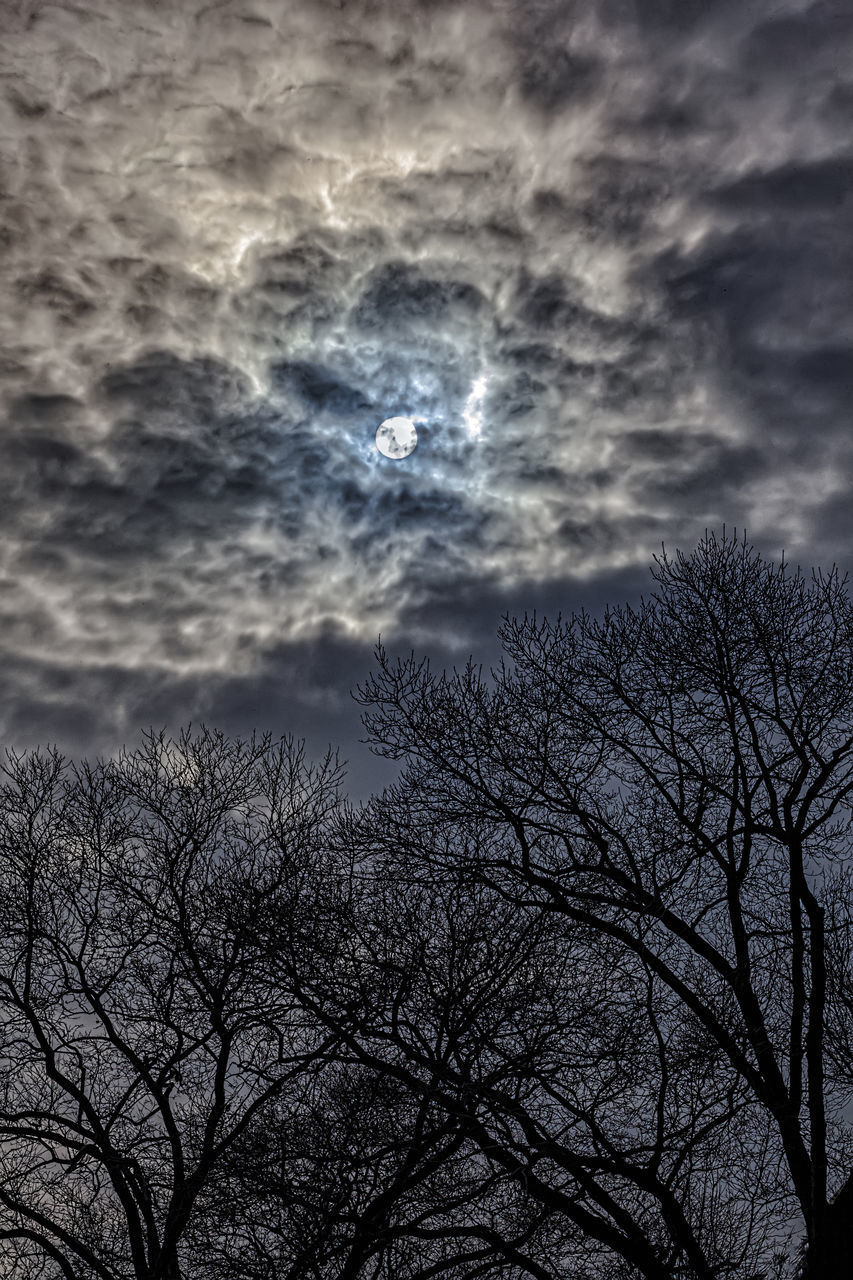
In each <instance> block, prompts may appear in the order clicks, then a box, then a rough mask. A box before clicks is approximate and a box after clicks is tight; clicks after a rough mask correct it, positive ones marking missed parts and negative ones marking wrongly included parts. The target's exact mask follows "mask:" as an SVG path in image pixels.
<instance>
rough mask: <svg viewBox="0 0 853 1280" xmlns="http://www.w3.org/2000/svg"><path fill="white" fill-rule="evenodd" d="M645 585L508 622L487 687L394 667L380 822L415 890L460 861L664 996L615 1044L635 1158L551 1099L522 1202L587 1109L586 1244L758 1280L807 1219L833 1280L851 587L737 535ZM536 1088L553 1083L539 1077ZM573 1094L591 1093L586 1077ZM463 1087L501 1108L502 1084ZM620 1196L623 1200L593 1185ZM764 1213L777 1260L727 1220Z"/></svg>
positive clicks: (379, 683)
mask: <svg viewBox="0 0 853 1280" xmlns="http://www.w3.org/2000/svg"><path fill="white" fill-rule="evenodd" d="M653 577H654V582H655V588H654V591H653V593H652V595H651V596H650V598H648V599H646V600H645V601H643V602H642V603H641V605H640V607H639V608H637V609H630V608H624V609H612V610H609V611H607V613H606V614H605V615H604V617H603V618H602V619H600V620H596V619H593V618H590V617H588V616H586V615H581V616H576V617H573V618H572V619H571V620H569V621H568V622H563V621H562V620H559V619H558V620H557V621H556V622H554V623H549V622H548V621H547V620H546V621H538V620H537V619H536V618H535V617H532V618H531V617H525V618H523V619H520V620H507V622H506V623H505V625H504V627H503V630H502V639H503V644H504V648H505V652H506V660H505V661H504V663H502V665H501V666H500V668H499V669H498V670H496V671H494V672H492V673H491V678H488V677H486V676H484V674H483V673H482V671H481V670H480V669H478V668H475V667H474V666H473V665H469V666H468V667H467V668H466V669H465V670H463V671H460V672H453V673H451V674H443V675H438V674H436V673H434V672H432V671H431V670H430V668H429V666H428V664H427V663H426V662H421V661H418V660H416V659H415V658H414V657H411V658H409V659H406V660H403V661H400V662H396V663H394V662H391V661H390V660H389V659H388V658H387V656H386V655H385V653H384V652H383V651H381V650H380V651H379V654H378V659H379V670H378V672H377V674H376V675H375V676H374V677H372V678H371V679H370V680H369V681H368V682H367V684H366V685H365V686H364V688H363V689H362V690H361V691H360V697H361V700H362V701H363V703H364V704H365V705H366V708H367V710H366V714H365V723H366V726H367V729H368V732H369V734H370V739H371V741H372V743H373V745H374V749H375V750H377V751H378V752H380V753H381V754H385V755H388V756H391V757H394V758H397V759H403V760H405V762H406V763H405V768H404V770H403V774H402V777H401V781H400V783H399V784H398V785H396V786H395V787H394V788H392V789H391V790H390V791H389V793H388V794H387V795H386V797H385V799H384V801H383V812H382V815H381V819H380V821H379V826H380V827H384V830H385V832H386V836H385V838H386V839H387V838H388V833H389V831H390V826H389V824H392V823H393V821H394V815H398V816H399V821H400V824H401V829H400V831H399V833H398V834H399V839H398V848H399V850H400V852H399V855H398V862H399V863H401V864H408V866H409V868H410V872H411V873H412V874H414V873H415V870H416V871H417V874H418V875H419V876H421V878H423V877H429V876H431V877H433V879H434V880H436V881H439V880H441V879H442V877H445V878H446V877H450V878H452V877H453V876H454V875H456V874H458V868H459V865H460V858H461V857H462V856H463V855H462V852H461V851H462V850H463V849H464V860H465V866H466V867H467V870H468V873H469V874H471V875H473V876H474V877H475V878H476V880H477V881H478V883H479V884H481V885H482V886H485V887H488V888H489V889H490V890H491V891H492V892H493V893H494V894H495V895H496V896H497V897H499V898H502V899H504V900H506V901H507V902H510V903H512V904H514V905H516V906H518V907H519V908H520V909H521V908H523V909H524V910H526V911H528V912H532V913H534V914H535V913H537V912H538V913H543V914H546V915H547V916H548V917H549V918H556V919H560V920H561V921H563V922H565V925H566V927H567V929H571V930H578V931H580V932H579V933H578V934H577V935H576V941H575V942H574V943H573V944H572V948H573V952H572V954H575V955H577V954H581V955H583V954H584V952H583V949H581V951H580V953H579V952H578V949H577V948H578V941H577V939H579V940H580V943H581V944H582V948H583V946H587V947H588V948H589V951H588V954H589V955H590V957H592V956H595V955H598V956H599V957H600V966H601V967H600V973H601V975H602V982H603V983H604V984H605V989H607V988H608V986H609V984H610V983H611V982H612V975H613V974H615V973H616V972H622V973H624V974H627V975H629V981H630V983H632V984H635V987H634V990H635V996H636V995H638V993H639V991H640V989H641V986H642V983H643V982H644V981H645V982H646V983H647V984H648V985H647V991H648V997H647V1001H646V1010H645V1020H644V1022H643V1029H642V1031H641V1032H640V1033H639V1034H640V1038H641V1040H642V1043H643V1046H644V1048H643V1049H642V1050H637V1049H635V1048H633V1047H632V1046H631V1042H630V1041H629V1042H626V1046H625V1048H623V1049H620V1048H619V1042H618V1041H614V1044H616V1049H615V1053H616V1056H617V1059H618V1058H619V1055H620V1053H621V1063H622V1067H623V1069H625V1070H629V1072H630V1071H632V1070H633V1069H634V1068H633V1067H631V1065H630V1064H631V1063H632V1062H634V1061H636V1057H637V1054H638V1052H639V1054H640V1057H642V1056H643V1054H645V1053H651V1049H652V1046H653V1045H654V1043H655V1042H657V1044H658V1045H659V1057H658V1065H657V1066H656V1067H654V1068H652V1067H651V1066H650V1067H649V1068H648V1075H647V1076H646V1075H644V1074H643V1073H641V1081H642V1087H641V1088H640V1089H639V1090H638V1091H637V1094H636V1099H635V1103H636V1108H637V1110H636V1123H637V1125H638V1126H639V1128H640V1130H641V1131H642V1132H643V1133H644V1134H645V1135H646V1141H645V1142H644V1143H642V1142H639V1141H638V1142H637V1143H636V1144H635V1146H634V1147H633V1148H631V1147H630V1146H629V1144H627V1142H626V1133H625V1131H623V1132H620V1131H619V1128H618V1124H619V1123H621V1122H617V1119H616V1117H617V1115H618V1113H619V1111H620V1109H623V1110H624V1107H625V1104H626V1101H627V1099H626V1096H625V1094H624V1091H623V1093H622V1095H621V1097H620V1096H619V1095H618V1088H617V1089H616V1092H615V1093H614V1108H615V1109H614V1110H613V1111H612V1113H611V1116H610V1117H609V1118H608V1121H607V1123H604V1124H599V1112H598V1111H597V1110H596V1108H595V1107H593V1106H592V1104H591V1103H590V1104H587V1103H585V1102H583V1101H582V1100H580V1101H578V1100H577V1098H574V1099H573V1100H567V1099H566V1098H565V1097H562V1096H561V1097H560V1099H559V1109H558V1113H555V1117H554V1118H547V1123H546V1122H545V1120H542V1121H537V1123H538V1125H539V1127H538V1129H537V1130H536V1132H535V1133H533V1132H532V1131H531V1135H532V1136H531V1135H528V1136H527V1137H526V1138H525V1141H526V1142H527V1143H528V1149H529V1154H527V1155H525V1157H524V1158H525V1159H526V1160H527V1165H528V1167H529V1176H528V1179H527V1186H528V1189H529V1190H532V1192H533V1193H534V1194H536V1195H538V1196H539V1197H540V1199H541V1200H542V1201H543V1202H544V1200H545V1199H546V1196H548V1195H550V1194H551V1192H552V1189H553V1188H552V1183H553V1178H551V1177H549V1178H542V1179H541V1181H542V1184H543V1185H542V1187H541V1188H540V1187H538V1186H537V1184H536V1178H537V1177H538V1176H539V1174H538V1169H540V1168H542V1167H544V1166H543V1164H542V1161H543V1160H544V1159H545V1156H544V1151H545V1148H544V1147H543V1145H542V1144H543V1143H546V1142H547V1139H548V1138H549V1135H552V1134H553V1132H554V1131H553V1129H552V1128H551V1127H549V1126H552V1125H553V1124H555V1123H557V1121H558V1120H559V1124H560V1125H561V1126H563V1128H561V1129H560V1133H563V1132H564V1131H565V1125H566V1124H567V1123H568V1121H567V1114H568V1109H570V1108H571V1107H577V1108H578V1113H579V1114H578V1124H579V1126H581V1128H583V1129H584V1130H585V1134H586V1137H585V1140H584V1143H583V1144H577V1142H576V1139H575V1136H572V1151H573V1153H574V1154H576V1155H577V1156H578V1159H579V1163H578V1165H577V1168H576V1169H574V1170H571V1171H569V1170H568V1169H567V1168H566V1169H565V1172H567V1173H568V1172H571V1191H570V1192H569V1193H567V1196H568V1201H570V1204H571V1208H570V1206H569V1203H568V1202H567V1203H566V1206H565V1212H566V1214H567V1215H569V1214H570V1213H572V1212H573V1213H575V1214H576V1215H577V1216H578V1218H580V1216H581V1215H582V1214H586V1215H588V1218H587V1222H586V1228H585V1229H586V1230H587V1232H588V1234H589V1236H590V1238H598V1239H599V1240H600V1241H601V1243H602V1244H603V1245H605V1246H606V1247H608V1248H610V1249H612V1250H614V1251H615V1252H616V1253H618V1254H619V1255H620V1256H621V1257H622V1258H623V1259H624V1260H625V1261H626V1262H627V1263H629V1264H630V1265H631V1266H633V1267H635V1268H636V1270H637V1271H638V1272H639V1273H640V1274H644V1275H649V1276H651V1275H664V1274H669V1275H676V1274H693V1275H712V1274H726V1273H728V1274H734V1275H744V1276H745V1275H747V1274H749V1272H750V1270H752V1271H755V1270H756V1269H758V1268H759V1267H760V1268H761V1273H762V1274H769V1273H770V1270H771V1269H772V1267H773V1266H774V1265H775V1264H774V1263H773V1258H772V1255H773V1253H774V1252H778V1250H779V1248H780V1242H783V1241H784V1233H785V1230H786V1222H787V1221H790V1222H793V1223H794V1224H796V1221H797V1219H799V1222H800V1224H801V1229H802V1231H803V1233H804V1236H805V1241H806V1249H807V1253H806V1256H807V1262H806V1266H807V1269H808V1274H809V1275H810V1276H812V1275H814V1276H818V1275H819V1276H822V1277H827V1280H833V1278H834V1277H840V1276H842V1275H846V1274H847V1269H848V1267H849V1256H850V1253H851V1251H853V1240H851V1227H850V1221H851V1219H850V1216H849V1213H848V1212H847V1206H848V1202H849V1200H850V1198H851V1194H853V1191H851V1187H853V1182H851V1169H853V1158H851V1150H850V1140H849V1130H848V1128H847V1126H846V1125H845V1123H844V1117H843V1107H844V1104H845V1103H846V1102H847V1101H848V1099H849V1095H850V1087H851V1082H852V1081H853V1076H851V1059H850V1041H851V1010H852V1009H853V1002H852V1001H851V989H852V988H851V975H850V963H849V962H850V942H851V920H850V911H849V903H850V898H849V892H848V866H849V854H850V836H851V805H850V797H851V793H853V691H851V688H852V687H853V686H851V677H853V609H851V604H850V601H849V598H848V595H847V591H846V583H845V582H844V580H842V579H841V577H840V576H839V574H838V573H837V572H836V571H835V570H832V571H830V572H828V573H819V572H817V573H814V574H813V575H812V576H811V578H807V577H805V576H804V575H803V574H802V573H801V572H800V571H799V570H797V571H795V572H794V571H791V569H790V568H789V567H788V566H787V565H785V564H784V562H783V563H781V564H778V565H776V564H772V563H770V562H767V561H764V560H763V559H762V558H761V557H760V556H759V555H758V554H757V553H756V552H755V551H754V550H753V549H752V548H750V547H749V546H748V545H747V544H746V542H745V541H742V542H738V541H737V540H732V539H731V538H728V537H726V536H725V535H724V536H723V537H722V538H717V537H713V536H712V537H709V538H706V539H705V540H704V541H703V542H702V543H701V544H700V546H699V548H698V550H697V551H696V552H695V553H694V554H693V555H691V556H686V555H682V554H681V553H678V554H677V555H676V556H675V558H670V557H668V556H667V555H666V554H664V555H663V556H662V557H661V558H660V559H659V560H657V561H656V562H655V567H654V569H653ZM374 825H375V826H376V824H374ZM474 830H476V831H477V833H478V834H477V839H476V841H474V840H472V839H471V838H470V837H465V838H462V837H460V836H459V835H458V834H457V835H456V836H454V835H453V832H456V833H460V832H465V831H468V832H471V831H474ZM581 972H583V967H582V968H581ZM406 1056H407V1057H408V1058H409V1059H411V1058H412V1051H411V1050H410V1049H407V1050H406ZM647 1060H648V1061H649V1062H650V1063H651V1061H652V1060H653V1058H652V1057H649V1058H648V1059H647ZM409 1070H411V1066H409ZM531 1071H532V1076H533V1077H534V1078H536V1077H538V1078H539V1080H540V1085H541V1084H542V1080H543V1077H542V1064H541V1063H538V1064H537V1063H534V1064H533V1066H532V1068H531ZM644 1071H645V1069H644ZM599 1072H600V1067H599V1066H597V1065H596V1066H595V1068H594V1070H593V1073H592V1075H591V1076H588V1077H587V1078H588V1079H589V1080H592V1081H596V1080H597V1079H598V1078H599ZM571 1074H572V1077H573V1079H574V1080H576V1081H578V1080H581V1081H582V1080H583V1078H584V1072H583V1064H582V1062H578V1063H574V1064H573V1065H572V1068H571ZM721 1086H722V1088H721ZM473 1087H474V1094H475V1096H476V1097H477V1099H478V1106H479V1107H485V1108H492V1110H493V1111H494V1109H495V1103H494V1098H491V1097H490V1096H489V1092H488V1088H487V1085H486V1083H485V1082H484V1081H483V1080H479V1081H475V1082H473ZM573 1088H577V1085H575V1086H573ZM727 1091H728V1093H727ZM727 1096H728V1097H729V1098H730V1104H727V1103H726V1097H727ZM703 1098H705V1099H706V1100H708V1102H709V1109H708V1112H707V1118H708V1120H709V1122H710V1123H711V1124H712V1132H713V1133H714V1135H715V1136H714V1138H713V1141H709V1145H707V1146H703V1144H702V1143H701V1142H700V1141H698V1139H699V1138H700V1136H701V1134H700V1129H701V1120H700V1116H701V1114H702V1113H701V1103H702V1099H703ZM727 1105H729V1107H730V1109H729V1112H728V1114H727V1111H726V1107H727ZM499 1110H500V1115H501V1117H504V1118H505V1117H506V1116H507V1115H509V1114H511V1113H512V1109H511V1108H509V1107H508V1105H507V1104H506V1103H502V1105H501V1108H500V1109H499ZM738 1115H740V1116H742V1117H743V1120H744V1127H743V1129H742V1130H741V1132H740V1135H738V1121H737V1116H738ZM502 1122H503V1123H505V1119H504V1120H502ZM517 1123H518V1124H519V1125H522V1128H523V1122H522V1119H521V1116H520V1115H519V1116H518V1118H517ZM525 1123H526V1122H525ZM496 1124H497V1112H495V1118H494V1119H493V1121H492V1122H491V1124H490V1126H488V1133H486V1134H484V1135H483V1142H484V1144H485V1143H487V1142H488V1141H491V1140H492V1138H493V1137H494V1135H495V1133H496V1132H497V1130H496V1127H495V1126H496ZM655 1134H658V1135H661V1136H660V1138H656V1137H655V1136H654V1135H655ZM532 1138H535V1142H533V1141H532ZM519 1141H520V1139H519ZM679 1143H683V1144H684V1152H685V1156H684V1160H682V1161H681V1163H680V1164H679V1157H678V1155H677V1152H678V1147H679ZM715 1143H719V1145H718V1146H717V1147H716V1148H715ZM593 1153H598V1154H599V1155H600V1158H601V1160H602V1164H601V1165H600V1166H596V1164H595V1162H594V1161H593V1160H592V1159H591V1156H592V1154H593ZM685 1161H686V1165H687V1166H691V1165H692V1171H691V1174H690V1176H689V1177H684V1176H683V1175H684V1172H685ZM673 1162H674V1163H673ZM703 1162H704V1173H702V1167H703ZM565 1165H566V1161H564V1167H565ZM715 1165H716V1167H715ZM676 1167H677V1168H678V1169H679V1170H680V1172H678V1173H676V1172H675V1170H676ZM777 1168H778V1169H780V1170H781V1174H780V1175H779V1176H777V1174H776V1169H777ZM617 1176H618V1179H619V1188H622V1189H624V1187H625V1184H626V1180H627V1182H628V1183H630V1182H632V1181H633V1183H634V1185H635V1192H634V1196H635V1198H634V1199H633V1200H632V1199H631V1197H630V1196H629V1197H627V1198H626V1196H625V1195H624V1194H623V1190H622V1189H620V1190H618V1192H617V1194H616V1195H615V1196H614V1195H613V1190H612V1188H613V1187H614V1185H615V1184H613V1183H608V1184H607V1185H604V1183H603V1181H602V1180H605V1181H606V1180H607V1179H612V1178H613V1177H617ZM643 1179H646V1180H648V1181H647V1185H646V1186H645V1187H643ZM641 1189H642V1190H643V1191H644V1193H645V1195H646V1196H647V1197H651V1200H652V1201H654V1202H656V1204H657V1206H658V1209H659V1214H660V1217H659V1221H658V1226H655V1224H654V1223H653V1222H652V1220H651V1219H650V1218H649V1217H648V1215H647V1213H646V1209H645V1208H644V1206H643V1204H641V1203H640V1201H638V1200H637V1199H636V1196H637V1195H638V1194H639V1191H640V1190H641ZM602 1193H603V1194H611V1198H612V1200H613V1203H612V1204H611V1203H608V1204H606V1205H605V1204H604V1202H603V1199H602ZM664 1193H666V1195H667V1196H669V1197H670V1199H669V1202H668V1203H666V1202H665V1196H664ZM665 1203H666V1207H665ZM738 1206H739V1208H738ZM751 1213H753V1214H755V1213H757V1214H758V1219H759V1220H760V1222H761V1228H762V1230H763V1231H764V1232H765V1234H766V1248H765V1250H764V1255H763V1258H762V1257H761V1256H759V1255H756V1254H755V1252H754V1250H753V1249H752V1248H751V1247H750V1246H749V1245H748V1244H747V1246H746V1247H744V1248H743V1249H741V1248H740V1246H739V1245H738V1232H737V1230H736V1229H735V1230H734V1231H733V1232H732V1231H730V1230H729V1228H728V1227H727V1226H726V1225H725V1224H726V1221H727V1220H728V1221H729V1225H733V1226H734V1227H735V1228H736V1227H737V1223H732V1219H733V1215H737V1214H740V1215H741V1216H742V1218H743V1220H744V1223H745V1225H746V1226H747V1227H748V1226H749V1215H750V1214H751ZM620 1214H622V1220H621V1222H620V1217H619V1215H620ZM721 1224H722V1226H721ZM660 1226H662V1228H663V1230H662V1233H661V1232H659V1230H658V1227H660ZM605 1228H606V1230H605ZM620 1233H621V1237H620ZM749 1234H750V1233H749V1231H748V1230H746V1231H745V1232H744V1239H747V1240H748V1237H749ZM635 1235H636V1243H637V1250H636V1252H635V1253H634V1254H633V1255H632V1254H631V1252H630V1251H629V1250H628V1249H626V1247H625V1241H626V1240H628V1238H631V1239H633V1238H634V1236H635ZM655 1268H657V1270H656V1269H655Z"/></svg>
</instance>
